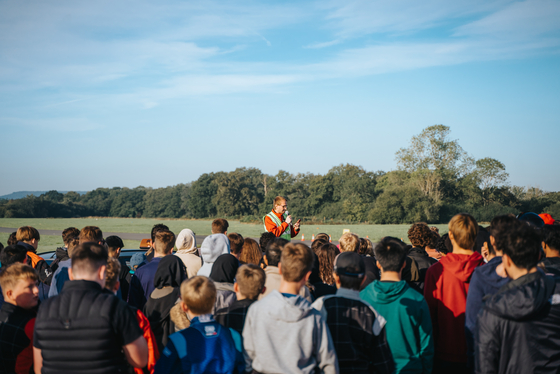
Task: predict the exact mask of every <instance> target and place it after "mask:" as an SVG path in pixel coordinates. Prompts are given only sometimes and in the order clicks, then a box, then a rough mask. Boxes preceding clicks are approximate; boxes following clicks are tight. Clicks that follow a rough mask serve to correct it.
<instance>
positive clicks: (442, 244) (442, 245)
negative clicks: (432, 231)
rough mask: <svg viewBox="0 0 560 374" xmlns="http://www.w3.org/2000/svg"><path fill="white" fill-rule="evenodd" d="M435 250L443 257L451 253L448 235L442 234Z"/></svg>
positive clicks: (451, 245) (451, 246)
mask: <svg viewBox="0 0 560 374" xmlns="http://www.w3.org/2000/svg"><path fill="white" fill-rule="evenodd" d="M435 248H436V250H437V251H438V252H439V253H441V254H442V255H444V256H447V254H448V253H451V252H453V244H451V240H449V234H447V233H445V234H443V235H442V236H441V237H440V238H439V239H438V241H437V242H436V247H435Z"/></svg>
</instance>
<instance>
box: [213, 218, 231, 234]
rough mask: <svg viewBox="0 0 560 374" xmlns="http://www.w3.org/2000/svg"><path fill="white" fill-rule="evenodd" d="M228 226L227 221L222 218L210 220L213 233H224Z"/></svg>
mask: <svg viewBox="0 0 560 374" xmlns="http://www.w3.org/2000/svg"><path fill="white" fill-rule="evenodd" d="M228 227H229V223H228V221H227V220H225V219H223V218H217V219H215V220H214V221H212V232H213V233H214V234H225V232H226V231H227V229H228Z"/></svg>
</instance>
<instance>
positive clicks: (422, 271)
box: [408, 247, 437, 291]
mask: <svg viewBox="0 0 560 374" xmlns="http://www.w3.org/2000/svg"><path fill="white" fill-rule="evenodd" d="M408 257H410V258H412V259H414V261H416V264H417V265H418V275H419V278H418V281H416V282H415V284H416V287H417V288H416V289H420V290H422V291H423V290H424V279H426V271H428V268H429V267H430V266H432V265H433V264H435V263H436V262H437V260H436V259H434V258H431V257H430V256H428V253H427V252H426V250H425V249H424V248H418V247H412V248H410V251H409V252H408Z"/></svg>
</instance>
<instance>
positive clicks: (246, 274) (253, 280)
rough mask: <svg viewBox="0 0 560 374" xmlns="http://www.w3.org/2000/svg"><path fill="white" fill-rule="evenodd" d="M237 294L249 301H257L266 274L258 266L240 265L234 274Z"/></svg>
mask: <svg viewBox="0 0 560 374" xmlns="http://www.w3.org/2000/svg"><path fill="white" fill-rule="evenodd" d="M235 280H236V282H237V285H238V286H239V293H241V295H243V296H245V297H246V298H247V299H249V300H256V299H258V297H259V295H260V294H261V292H262V290H263V288H264V284H265V282H266V274H265V273H264V270H263V269H261V268H260V266H257V265H254V264H245V265H241V266H240V267H239V269H237V274H235Z"/></svg>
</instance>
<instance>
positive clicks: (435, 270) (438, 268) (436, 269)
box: [426, 260, 444, 274]
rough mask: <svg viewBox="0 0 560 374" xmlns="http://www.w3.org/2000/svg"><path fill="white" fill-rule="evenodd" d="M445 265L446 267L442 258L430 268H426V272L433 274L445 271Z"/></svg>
mask: <svg viewBox="0 0 560 374" xmlns="http://www.w3.org/2000/svg"><path fill="white" fill-rule="evenodd" d="M443 267H444V263H442V262H441V260H439V261H437V262H435V263H434V264H433V265H432V266H430V267H429V268H428V270H426V274H428V273H431V274H438V273H441V272H443Z"/></svg>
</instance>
